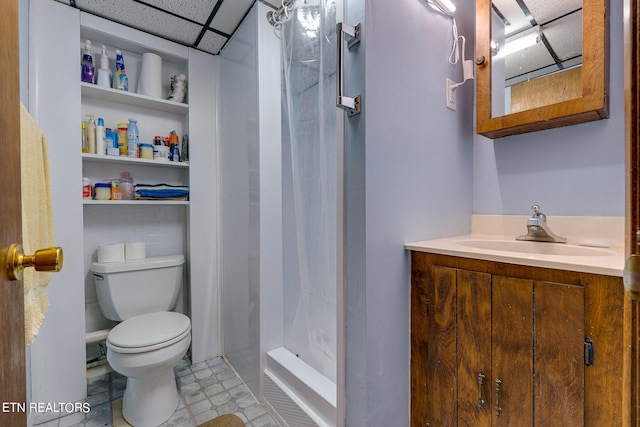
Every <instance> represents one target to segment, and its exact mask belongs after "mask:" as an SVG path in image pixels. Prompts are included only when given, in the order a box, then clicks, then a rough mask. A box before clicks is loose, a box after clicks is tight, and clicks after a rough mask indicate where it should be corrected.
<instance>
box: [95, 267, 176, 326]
mask: <svg viewBox="0 0 640 427" xmlns="http://www.w3.org/2000/svg"><path fill="white" fill-rule="evenodd" d="M183 264H184V256H183V255H172V256H163V257H153V258H144V259H136V260H130V261H124V262H94V263H93V264H91V271H92V272H93V277H94V279H95V284H96V294H97V296H98V304H99V305H100V309H101V310H102V314H104V316H105V317H106V318H107V319H111V320H118V321H122V320H126V319H128V318H130V317H133V316H137V315H139V314H146V313H153V312H157V311H170V310H172V309H173V308H174V307H175V305H176V302H177V300H178V295H180V289H181V285H182V267H183Z"/></svg>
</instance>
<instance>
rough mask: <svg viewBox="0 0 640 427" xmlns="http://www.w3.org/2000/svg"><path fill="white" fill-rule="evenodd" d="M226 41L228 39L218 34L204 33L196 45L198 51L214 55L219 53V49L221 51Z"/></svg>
mask: <svg viewBox="0 0 640 427" xmlns="http://www.w3.org/2000/svg"><path fill="white" fill-rule="evenodd" d="M227 40H229V39H227V38H226V37H224V36H221V35H220V34H217V33H214V32H213V31H207V32H205V33H204V36H202V40H200V43H199V44H198V49H200V50H202V51H204V52H207V53H211V54H213V55H215V54H217V53H219V52H220V49H222V47H223V46H224V45H225V43H226V42H227Z"/></svg>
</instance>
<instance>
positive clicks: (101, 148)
mask: <svg viewBox="0 0 640 427" xmlns="http://www.w3.org/2000/svg"><path fill="white" fill-rule="evenodd" d="M106 136H107V135H106V133H105V130H104V120H103V119H102V117H98V126H96V154H105V153H106V152H107V147H106V145H105V138H106Z"/></svg>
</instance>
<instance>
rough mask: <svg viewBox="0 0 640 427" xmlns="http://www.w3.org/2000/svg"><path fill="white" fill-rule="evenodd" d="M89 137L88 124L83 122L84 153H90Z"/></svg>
mask: <svg viewBox="0 0 640 427" xmlns="http://www.w3.org/2000/svg"><path fill="white" fill-rule="evenodd" d="M88 136H89V135H87V122H82V152H83V153H88V152H89V141H88V139H87V138H88Z"/></svg>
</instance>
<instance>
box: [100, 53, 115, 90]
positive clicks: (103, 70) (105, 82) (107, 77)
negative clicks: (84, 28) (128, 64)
mask: <svg viewBox="0 0 640 427" xmlns="http://www.w3.org/2000/svg"><path fill="white" fill-rule="evenodd" d="M112 77H113V76H112V74H111V70H110V69H109V57H108V56H107V47H106V46H105V45H102V56H101V57H100V69H98V86H103V87H111V79H112Z"/></svg>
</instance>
